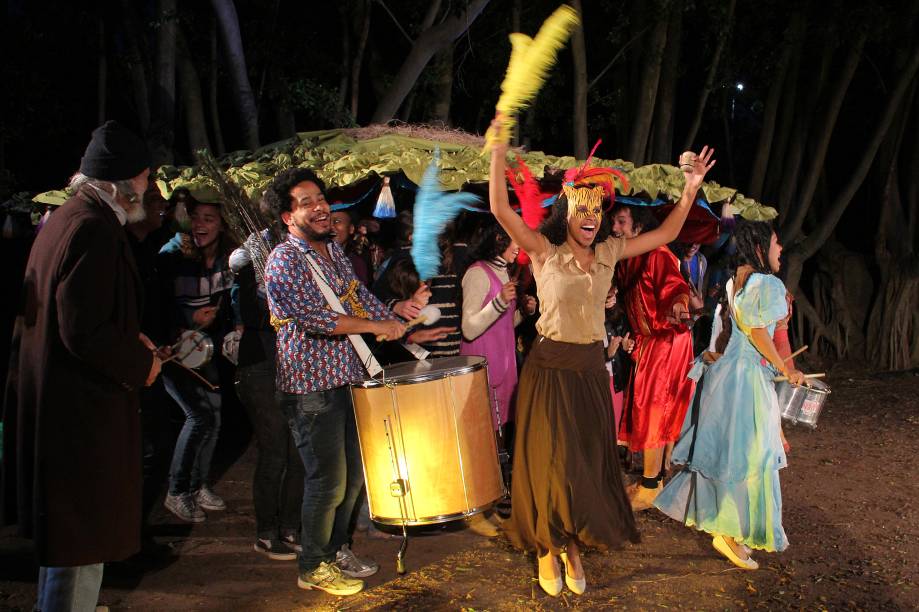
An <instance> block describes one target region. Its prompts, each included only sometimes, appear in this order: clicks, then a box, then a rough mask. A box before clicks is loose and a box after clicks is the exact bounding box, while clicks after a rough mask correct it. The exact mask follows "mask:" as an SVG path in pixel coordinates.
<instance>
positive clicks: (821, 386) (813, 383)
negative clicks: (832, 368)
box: [807, 378, 830, 393]
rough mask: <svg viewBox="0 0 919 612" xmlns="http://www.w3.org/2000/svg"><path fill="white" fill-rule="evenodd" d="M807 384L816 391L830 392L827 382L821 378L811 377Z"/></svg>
mask: <svg viewBox="0 0 919 612" xmlns="http://www.w3.org/2000/svg"><path fill="white" fill-rule="evenodd" d="M807 384H808V385H809V386H810V388H811V389H812V390H813V391H817V392H820V393H829V392H830V386H829V385H828V384H826V383H825V382H823V381H822V380H818V379H816V378H811V379H810V380H808V381H807Z"/></svg>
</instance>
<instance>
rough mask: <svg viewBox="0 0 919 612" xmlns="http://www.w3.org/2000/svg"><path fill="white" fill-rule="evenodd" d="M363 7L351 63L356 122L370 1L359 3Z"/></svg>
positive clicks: (352, 115)
mask: <svg viewBox="0 0 919 612" xmlns="http://www.w3.org/2000/svg"><path fill="white" fill-rule="evenodd" d="M361 4H362V6H363V7H364V18H363V19H362V20H361V31H360V36H358V39H357V49H355V51H354V60H353V61H352V62H351V117H353V118H354V120H355V121H357V109H358V102H359V100H360V98H359V94H360V88H361V66H362V65H363V62H364V50H365V49H366V48H367V38H368V37H369V36H370V15H371V14H372V13H373V10H372V9H373V5H372V4H371V3H370V0H364V1H363V2H361Z"/></svg>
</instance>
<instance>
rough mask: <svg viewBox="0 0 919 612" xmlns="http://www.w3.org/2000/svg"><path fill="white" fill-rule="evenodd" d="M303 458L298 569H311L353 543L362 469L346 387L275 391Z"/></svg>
mask: <svg viewBox="0 0 919 612" xmlns="http://www.w3.org/2000/svg"><path fill="white" fill-rule="evenodd" d="M278 399H279V403H280V406H281V410H282V411H283V413H284V416H285V417H287V423H288V425H290V431H291V433H292V434H293V436H294V443H295V444H296V445H297V450H298V451H299V452H300V459H301V460H302V461H303V468H304V470H305V476H304V479H303V508H302V511H301V517H300V522H301V534H302V535H301V543H302V545H303V552H302V553H301V554H300V571H301V572H310V571H312V570H314V569H315V568H316V567H318V566H319V564H320V563H321V562H323V561H334V560H335V552H336V551H337V550H338V549H340V548H341V546H342V545H343V544H349V543H350V541H351V518H352V515H353V514H354V507H355V505H356V502H357V498H358V495H359V494H360V492H361V487H362V486H363V485H364V472H363V467H362V465H361V451H360V447H359V446H358V441H357V425H356V423H355V422H354V410H353V409H352V407H351V394H350V392H349V390H348V387H339V388H337V389H330V390H328V391H317V392H315V393H307V394H304V395H293V394H288V393H279V394H278Z"/></svg>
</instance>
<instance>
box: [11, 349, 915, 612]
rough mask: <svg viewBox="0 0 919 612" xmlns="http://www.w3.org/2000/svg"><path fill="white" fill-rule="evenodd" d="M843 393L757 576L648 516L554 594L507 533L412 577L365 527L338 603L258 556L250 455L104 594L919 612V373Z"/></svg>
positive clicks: (157, 606) (142, 604) (417, 541)
mask: <svg viewBox="0 0 919 612" xmlns="http://www.w3.org/2000/svg"><path fill="white" fill-rule="evenodd" d="M827 380H828V382H829V384H830V385H831V387H832V389H833V393H832V395H831V397H830V399H829V401H828V404H827V406H826V408H825V410H824V413H823V415H822V417H821V420H820V424H819V428H818V429H817V430H815V431H814V430H810V429H804V428H800V427H790V426H787V427H786V434H787V437H788V439H789V441H790V443H791V445H792V451H791V454H790V455H789V463H790V466H789V467H788V468H787V469H785V470H784V471H783V472H782V475H781V476H782V491H783V500H784V525H785V529H786V531H787V533H788V537H789V540H790V541H791V546H790V548H789V549H788V550H787V551H785V552H784V553H780V554H765V553H759V554H758V555H757V559H758V560H759V562H760V565H761V568H760V569H759V570H758V571H755V572H748V571H743V570H740V569H735V568H733V567H732V566H730V565H729V564H728V563H727V562H726V561H725V560H724V559H723V558H722V557H721V556H720V555H719V554H718V553H716V552H715V551H714V550H713V549H712V547H711V539H710V538H709V537H706V536H705V535H703V534H701V533H698V532H696V531H693V530H690V529H687V528H685V527H683V526H682V525H681V524H679V523H677V522H674V521H672V520H670V519H668V518H665V517H664V516H663V515H662V514H660V513H658V512H656V511H648V512H644V513H641V514H640V515H639V517H638V524H639V527H640V529H641V534H642V543H641V544H640V545H636V546H630V547H628V548H626V549H624V550H620V551H612V552H609V553H589V554H587V555H586V556H585V558H584V566H585V569H586V573H587V577H588V590H587V592H586V593H585V594H584V595H582V596H580V597H578V596H575V595H573V594H571V593H570V592H567V591H565V592H564V594H563V595H562V596H561V597H559V598H555V599H553V598H550V597H549V596H547V595H545V594H544V593H543V592H542V591H541V590H540V589H539V587H538V585H537V584H536V582H535V560H534V559H533V558H531V557H527V556H526V555H523V554H521V553H518V552H516V551H515V550H513V549H512V548H510V547H509V546H508V545H507V543H506V541H503V540H501V539H498V540H486V539H483V538H480V537H478V536H475V535H474V534H471V533H470V532H469V531H467V530H463V529H458V528H457V527H456V526H449V527H436V528H432V529H428V530H427V531H426V532H424V533H422V534H418V535H417V536H415V537H413V538H412V539H411V542H410V545H409V549H408V555H407V566H408V570H409V571H408V573H407V574H406V575H404V576H401V577H400V576H397V574H396V572H395V562H394V560H395V554H396V551H397V549H398V546H399V540H398V539H390V540H379V539H368V538H366V536H363V535H361V534H358V535H357V536H356V537H355V544H354V549H355V550H356V551H358V552H359V553H360V554H361V555H367V556H371V557H373V558H375V559H376V560H377V561H379V562H380V564H381V569H380V572H379V573H378V574H377V575H376V576H373V577H372V578H370V579H369V580H368V582H367V589H366V590H365V591H364V592H363V593H361V594H359V595H357V596H354V597H350V598H343V599H339V598H336V597H333V596H329V595H326V594H324V593H319V592H313V591H310V592H307V591H301V590H299V589H298V588H297V586H296V564H295V563H293V562H278V561H270V560H268V559H267V558H265V557H263V556H261V555H258V554H256V553H254V552H253V551H252V544H253V533H254V518H253V514H254V513H253V506H252V501H251V496H250V485H249V478H250V476H251V473H252V470H253V467H254V459H255V454H254V449H253V448H249V449H248V450H247V451H246V452H245V453H244V454H243V455H242V456H241V457H240V458H239V459H238V460H237V461H236V462H235V463H234V464H233V465H232V466H231V467H230V468H229V469H228V470H227V471H226V472H225V473H224V474H223V476H222V478H221V480H220V482H218V483H217V485H216V487H215V488H216V490H217V491H218V492H219V493H221V494H223V495H224V496H225V497H226V499H227V503H228V505H229V510H227V511H226V512H223V513H210V515H209V519H208V521H207V522H206V523H203V524H200V525H196V526H194V527H189V526H186V525H180V524H178V523H176V522H175V521H174V520H172V519H171V518H170V516H169V515H167V513H166V512H165V511H161V512H158V514H157V516H156V517H155V518H156V522H157V526H156V531H155V534H156V538H157V541H158V542H160V543H166V544H169V545H171V546H172V547H173V548H174V549H175V551H176V552H177V553H178V554H177V555H176V556H175V557H174V559H173V560H172V561H171V562H168V563H161V564H159V565H150V564H148V563H143V562H130V563H122V564H114V565H109V566H107V568H106V574H105V582H104V586H103V591H102V597H101V603H103V604H105V605H108V606H110V607H111V608H112V609H114V610H120V609H135V610H304V609H328V610H334V609H340V610H375V609H400V610H405V609H417V610H432V609H445V610H520V609H527V610H546V609H560V608H567V607H581V608H613V609H627V610H651V609H658V608H667V609H681V610H682V609H685V610H724V609H732V610H733V609H748V608H756V609H768V610H785V609H806V610H819V609H829V610H839V609H861V610H899V609H919V588H917V581H919V560H917V555H916V551H914V550H913V549H912V546H913V545H915V544H916V543H917V542H919V512H917V504H919V502H917V493H919V486H917V484H916V480H915V478H914V477H913V474H912V473H911V467H910V466H912V464H913V460H914V459H915V456H916V452H917V450H919V444H917V440H919V371H913V372H907V373H898V374H890V373H880V374H871V373H869V372H867V371H866V370H865V369H864V368H856V367H853V366H850V365H838V366H833V367H831V368H829V377H828V379H827ZM0 564H2V565H0V567H2V570H0V609H6V610H28V609H30V607H31V605H32V604H33V601H34V592H35V576H36V574H37V572H36V570H35V567H34V565H33V564H32V562H31V559H30V556H29V549H28V543H27V542H24V541H21V540H17V539H15V538H13V537H11V536H9V535H6V536H5V537H2V538H0Z"/></svg>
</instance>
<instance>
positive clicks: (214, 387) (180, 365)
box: [163, 361, 220, 391]
mask: <svg viewBox="0 0 919 612" xmlns="http://www.w3.org/2000/svg"><path fill="white" fill-rule="evenodd" d="M163 363H169V361H163ZM172 364H173V365H177V366H179V367H180V368H184V369H185V370H186V371H188V373H189V374H193V375H194V376H196V377H197V378H198V380H200V381H201V382H203V383H204V384H205V385H207V386H208V387H210V389H211V391H216V390H217V389H219V388H220V387H218V386H217V385H212V384H211V383H210V381H208V379H206V378H204V377H203V376H201V375H200V374H198V373H197V372H195V371H194V370H192V369H191V368H190V367H188V366H187V365H185V364H184V363H182V362H181V361H173V362H172Z"/></svg>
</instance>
